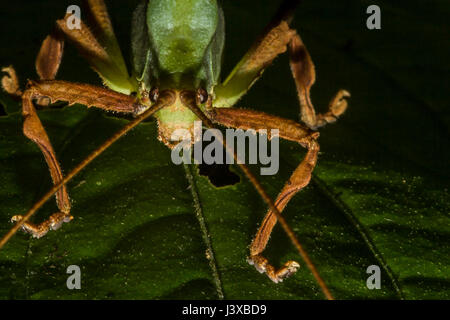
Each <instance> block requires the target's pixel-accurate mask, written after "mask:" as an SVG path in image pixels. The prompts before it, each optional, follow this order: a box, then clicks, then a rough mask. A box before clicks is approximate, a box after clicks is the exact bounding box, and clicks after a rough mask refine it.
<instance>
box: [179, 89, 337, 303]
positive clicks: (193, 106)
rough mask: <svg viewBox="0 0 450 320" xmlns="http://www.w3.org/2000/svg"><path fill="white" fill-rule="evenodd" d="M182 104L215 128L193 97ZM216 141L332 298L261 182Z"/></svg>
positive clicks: (323, 289)
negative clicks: (230, 157)
mask: <svg viewBox="0 0 450 320" xmlns="http://www.w3.org/2000/svg"><path fill="white" fill-rule="evenodd" d="M181 100H182V102H183V104H184V105H185V106H186V107H188V108H189V109H190V110H191V111H192V112H193V113H194V114H195V115H196V116H197V117H198V118H199V119H200V120H201V121H202V123H204V124H205V125H206V126H207V127H209V128H215V129H217V126H216V125H215V124H214V123H213V122H212V121H211V119H209V118H208V117H207V115H206V114H205V113H204V112H203V111H202V110H201V109H200V108H199V107H198V106H197V104H196V102H195V99H194V98H191V97H189V96H188V95H187V94H186V95H185V98H184V99H183V98H182V99H181ZM214 136H215V138H216V139H218V141H220V142H221V143H222V145H223V146H224V148H225V150H226V151H227V152H228V153H230V154H232V155H233V158H234V161H235V163H236V164H237V165H238V166H239V167H240V169H241V170H242V171H243V172H244V174H245V176H246V177H247V178H248V179H249V180H250V182H251V183H252V185H253V186H254V187H255V189H256V191H257V192H258V193H259V195H260V196H261V198H263V200H264V202H265V203H266V204H267V205H268V206H269V208H270V210H272V212H273V213H275V216H276V217H277V220H278V222H279V223H280V225H281V226H282V228H283V229H284V232H285V233H286V234H287V236H288V237H289V239H290V240H291V242H292V244H293V245H294V246H295V248H296V249H297V251H298V253H299V254H300V256H301V257H302V259H303V261H304V262H305V264H306V266H307V267H308V269H309V270H310V271H311V273H312V274H313V276H314V278H315V279H316V281H317V283H318V284H319V286H320V288H321V289H322V292H323V294H324V295H325V297H326V298H327V299H328V300H334V298H333V295H332V294H331V292H330V289H328V286H327V285H326V284H325V281H324V280H323V279H322V277H321V276H320V274H319V271H318V270H317V268H316V266H315V265H314V263H313V262H312V260H311V258H310V257H309V255H308V253H307V252H306V250H305V249H304V248H303V246H302V244H301V243H300V241H299V240H298V239H297V237H296V235H295V233H294V231H293V230H292V228H291V227H290V226H289V224H288V223H287V222H286V219H284V217H283V216H282V215H281V213H280V211H279V210H278V209H277V207H276V206H275V204H274V202H273V200H272V198H271V197H270V196H269V195H268V194H267V192H266V191H265V189H264V188H263V186H262V184H261V183H260V182H259V180H258V178H256V176H255V175H254V174H253V173H252V172H251V171H250V169H249V168H248V166H247V165H245V164H243V163H239V162H238V161H237V154H236V152H235V151H234V150H231V149H230V148H229V147H228V146H227V144H226V142H225V140H224V139H222V138H221V137H220V136H219V135H214Z"/></svg>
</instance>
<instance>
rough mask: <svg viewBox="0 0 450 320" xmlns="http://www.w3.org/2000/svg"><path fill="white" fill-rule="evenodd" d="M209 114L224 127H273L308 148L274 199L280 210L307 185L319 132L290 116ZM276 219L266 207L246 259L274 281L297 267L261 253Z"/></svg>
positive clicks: (218, 110)
mask: <svg viewBox="0 0 450 320" xmlns="http://www.w3.org/2000/svg"><path fill="white" fill-rule="evenodd" d="M209 116H210V117H211V119H212V120H213V121H214V122H216V123H219V124H222V125H225V126H227V127H233V128H239V129H244V130H247V129H253V130H260V129H266V130H269V129H272V128H273V129H275V128H276V129H278V130H279V135H280V137H281V138H284V139H287V140H291V141H296V142H298V143H299V144H300V145H302V146H303V147H306V148H307V149H308V152H307V154H306V156H305V158H304V159H303V161H302V162H301V163H300V165H299V166H298V167H297V169H296V170H295V171H294V173H293V174H292V175H291V177H290V178H289V180H288V181H287V182H286V184H285V186H284V188H283V189H282V190H281V192H280V194H279V195H278V197H277V199H276V200H275V206H276V207H277V209H278V211H279V212H282V211H283V209H284V208H285V207H286V205H287V203H288V202H289V201H290V200H291V198H292V197H293V196H294V195H295V194H296V193H297V192H299V191H300V190H301V189H303V188H304V187H305V186H306V185H308V183H309V181H310V179H311V173H312V170H313V169H314V167H315V165H316V162H317V155H318V152H319V144H318V143H317V141H316V139H317V138H318V136H319V133H318V132H315V131H312V130H311V129H309V128H308V127H306V126H305V125H302V124H300V123H297V122H295V121H293V120H287V119H283V118H280V117H277V116H272V115H269V114H266V113H263V112H258V111H253V110H246V109H228V108H213V109H212V110H211V111H209ZM276 222H277V217H276V215H275V213H274V212H273V211H272V210H270V209H269V210H268V212H267V214H266V216H265V218H264V220H263V222H262V224H261V227H260V228H259V230H258V232H257V234H256V237H255V238H254V240H253V242H252V244H251V247H250V257H249V259H248V261H249V263H250V264H252V265H254V266H255V267H256V269H257V270H258V271H260V272H265V273H266V274H267V275H268V276H269V278H270V279H271V280H272V281H274V282H276V283H277V282H281V281H282V280H283V279H284V278H286V277H288V276H290V275H292V274H293V273H294V272H295V271H296V270H297V268H298V267H299V264H298V263H297V262H295V261H288V262H286V264H285V265H284V266H283V267H281V268H280V269H278V270H277V269H276V268H275V267H273V266H272V265H271V264H270V263H269V262H268V260H267V259H266V258H264V257H263V256H262V255H261V253H262V252H263V251H264V249H265V248H266V246H267V243H268V241H269V237H270V234H271V232H272V229H273V227H274V226H275V224H276Z"/></svg>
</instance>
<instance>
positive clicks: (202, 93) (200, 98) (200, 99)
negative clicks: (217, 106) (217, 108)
mask: <svg viewBox="0 0 450 320" xmlns="http://www.w3.org/2000/svg"><path fill="white" fill-rule="evenodd" d="M196 98H197V104H204V103H206V101H208V92H206V90H205V89H203V88H199V89H198V90H197V97H196Z"/></svg>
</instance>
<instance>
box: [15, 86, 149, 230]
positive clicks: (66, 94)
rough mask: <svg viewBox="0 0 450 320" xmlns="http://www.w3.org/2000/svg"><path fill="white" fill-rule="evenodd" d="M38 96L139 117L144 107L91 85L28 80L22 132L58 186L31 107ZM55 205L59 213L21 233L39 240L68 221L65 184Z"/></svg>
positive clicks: (58, 175)
mask: <svg viewBox="0 0 450 320" xmlns="http://www.w3.org/2000/svg"><path fill="white" fill-rule="evenodd" d="M41 97H48V98H49V100H50V101H51V102H53V101H56V100H63V101H68V102H69V104H74V103H80V104H84V105H86V106H88V107H90V106H94V105H95V106H96V107H98V108H101V109H104V110H108V111H115V112H122V113H132V114H139V113H140V112H141V111H142V110H143V108H145V107H144V106H142V105H140V104H139V103H137V102H136V100H135V98H134V97H131V96H127V95H124V94H121V93H117V92H115V91H112V90H108V89H104V88H100V87H96V86H92V85H87V84H77V83H69V82H66V81H57V80H44V81H36V82H34V81H29V83H28V88H27V89H26V90H25V92H24V93H23V95H22V114H23V117H24V125H23V132H24V134H25V135H26V136H27V137H28V138H29V139H31V140H32V141H34V142H35V143H36V144H37V145H38V146H39V148H40V149H41V151H42V153H43V155H44V158H45V160H46V162H47V164H48V166H49V169H50V175H51V177H52V180H53V183H54V184H58V183H59V182H60V181H61V180H62V179H63V175H62V171H61V168H60V166H59V163H58V160H57V158H56V155H55V151H54V150H53V147H52V145H51V143H50V140H49V138H48V136H47V133H46V132H45V129H44V127H43V126H42V123H41V121H40V120H39V117H38V115H37V113H36V110H35V108H34V105H33V100H34V99H39V98H41ZM56 203H57V206H58V209H59V210H60V211H59V212H57V213H55V214H53V215H52V216H51V217H50V218H49V219H48V220H46V221H44V222H42V223H41V224H39V225H34V224H31V223H29V222H25V223H24V224H23V226H22V228H23V230H25V231H26V232H28V233H31V234H32V235H33V236H34V237H36V238H40V237H42V236H44V235H45V234H46V233H47V232H48V231H49V230H56V229H57V228H59V227H60V226H61V224H62V223H63V222H69V221H70V220H72V216H71V215H70V200H69V196H68V194H67V190H66V186H65V185H63V186H62V187H61V188H60V189H59V190H58V191H57V192H56ZM21 219H22V216H14V217H12V221H14V222H17V221H19V220H21Z"/></svg>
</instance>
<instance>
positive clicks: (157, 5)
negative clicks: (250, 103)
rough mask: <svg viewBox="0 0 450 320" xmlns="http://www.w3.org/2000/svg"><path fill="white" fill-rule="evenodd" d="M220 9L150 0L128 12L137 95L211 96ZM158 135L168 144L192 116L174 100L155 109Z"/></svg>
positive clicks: (206, 1) (219, 46) (221, 36)
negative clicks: (167, 91) (202, 91)
mask: <svg viewBox="0 0 450 320" xmlns="http://www.w3.org/2000/svg"><path fill="white" fill-rule="evenodd" d="M224 29H225V28H224V18H223V13H222V9H221V8H220V6H219V4H218V3H217V2H216V1H211V0H168V1H167V0H150V1H144V2H142V3H141V4H140V5H139V6H138V7H137V8H136V10H135V11H134V14H133V25H132V53H133V68H134V70H133V74H134V77H135V78H136V79H137V80H138V82H139V83H140V86H139V90H140V92H139V94H142V91H143V90H145V91H148V90H149V89H150V88H152V87H158V88H159V89H160V90H164V89H172V90H177V92H180V91H181V90H196V89H198V88H205V89H206V90H207V91H208V93H210V94H213V90H214V86H215V85H216V84H217V82H218V79H219V74H220V66H221V63H222V51H223V47H224V41H225V33H224ZM155 117H156V118H157V120H158V124H159V138H160V139H161V140H162V141H163V142H165V143H166V144H167V145H169V146H171V145H172V144H171V143H170V138H171V135H172V133H173V132H174V131H175V130H176V129H187V130H189V131H192V130H193V124H194V121H195V120H198V119H197V117H196V116H195V115H194V114H193V113H192V111H190V110H189V109H188V108H186V107H185V106H184V105H183V104H182V103H181V102H180V100H179V99H177V101H176V102H175V103H174V104H173V105H172V106H169V107H166V108H164V109H163V110H161V111H159V112H158V113H156V115H155Z"/></svg>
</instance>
